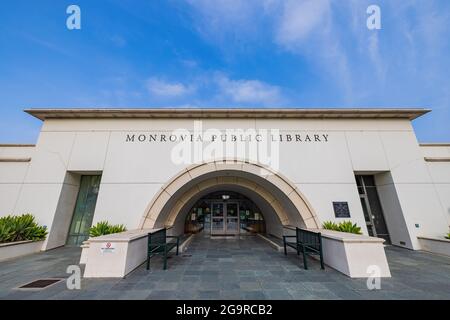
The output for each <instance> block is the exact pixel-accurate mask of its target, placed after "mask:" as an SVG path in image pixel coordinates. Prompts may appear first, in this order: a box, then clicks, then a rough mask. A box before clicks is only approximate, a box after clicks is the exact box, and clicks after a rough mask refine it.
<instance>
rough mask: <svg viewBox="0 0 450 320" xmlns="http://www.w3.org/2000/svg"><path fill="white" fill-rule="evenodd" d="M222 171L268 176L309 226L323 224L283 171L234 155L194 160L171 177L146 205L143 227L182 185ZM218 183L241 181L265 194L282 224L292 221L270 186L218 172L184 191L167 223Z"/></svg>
mask: <svg viewBox="0 0 450 320" xmlns="http://www.w3.org/2000/svg"><path fill="white" fill-rule="evenodd" d="M223 171H227V172H237V173H238V172H245V173H247V174H250V175H256V176H259V177H261V178H263V179H266V180H267V181H268V182H270V183H271V185H273V186H274V187H276V188H277V189H278V190H279V191H281V192H282V193H283V194H284V195H285V196H287V198H288V199H289V200H290V201H291V202H292V204H293V205H294V207H295V208H296V210H297V211H298V212H299V214H300V216H301V218H302V220H303V222H304V224H305V226H306V227H307V228H319V227H320V224H319V220H318V218H317V215H316V213H315V212H314V210H313V209H312V206H311V205H310V204H309V202H308V201H307V200H306V198H305V197H304V196H303V194H302V193H301V192H300V190H298V188H297V187H296V186H295V185H294V184H293V183H291V182H290V181H289V180H288V179H287V178H286V177H284V176H283V175H282V174H280V173H279V172H276V171H275V170H273V169H271V168H269V167H267V166H264V165H262V164H259V163H253V162H249V161H242V160H235V159H231V160H228V159H224V160H214V161H209V162H204V163H201V164H193V165H191V166H189V167H187V168H185V169H184V170H183V171H181V172H180V173H178V174H177V175H175V176H174V177H173V178H172V179H170V180H169V181H168V182H167V183H166V184H165V185H164V186H163V187H161V189H160V190H159V191H158V193H157V194H156V195H155V196H154V197H153V199H152V201H151V202H150V204H149V205H148V206H147V208H146V210H145V212H144V214H143V217H142V219H141V223H140V228H141V229H142V228H152V227H154V225H155V223H156V221H157V219H158V216H159V215H160V213H161V211H162V210H163V208H164V207H165V205H166V204H167V202H168V201H169V200H170V199H171V197H172V196H174V195H175V193H176V192H177V191H178V190H179V189H180V188H181V187H183V186H185V185H186V184H188V183H190V182H191V181H192V180H194V179H196V178H200V177H202V176H205V175H207V174H210V173H220V172H223ZM218 184H219V185H220V184H221V185H230V184H233V185H239V186H242V187H245V188H249V189H251V190H252V191H255V192H257V193H258V194H259V195H261V196H263V198H265V199H266V200H267V201H268V202H269V204H270V205H271V206H272V207H273V209H274V210H275V212H276V213H277V215H278V217H279V218H280V221H281V222H282V224H283V225H289V224H290V220H289V214H288V213H287V212H286V211H285V209H284V208H283V205H282V204H281V203H280V202H279V201H278V199H276V197H274V195H273V194H272V193H271V192H270V190H267V188H265V187H263V186H261V185H259V184H257V183H255V182H253V181H251V180H250V179H247V178H243V177H239V176H220V175H219V176H217V177H214V178H208V179H206V180H203V181H200V182H199V183H196V184H194V185H193V186H192V187H191V188H190V189H189V190H187V191H186V192H184V193H183V194H182V195H181V196H180V197H179V198H178V199H177V201H176V202H175V204H174V205H173V207H172V208H171V209H170V212H169V214H168V217H167V219H166V222H165V225H169V226H170V225H171V223H173V222H174V221H175V218H176V215H177V213H178V212H179V210H180V209H181V208H182V207H183V206H184V205H185V203H186V202H187V201H188V200H189V199H190V198H192V197H193V196H195V195H196V194H197V193H199V192H201V191H202V190H204V189H205V188H209V187H211V186H213V185H218Z"/></svg>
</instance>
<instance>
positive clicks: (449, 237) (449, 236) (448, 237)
mask: <svg viewBox="0 0 450 320" xmlns="http://www.w3.org/2000/svg"><path fill="white" fill-rule="evenodd" d="M445 237H446V238H447V239H449V240H450V232H449V233H447V235H446V236H445Z"/></svg>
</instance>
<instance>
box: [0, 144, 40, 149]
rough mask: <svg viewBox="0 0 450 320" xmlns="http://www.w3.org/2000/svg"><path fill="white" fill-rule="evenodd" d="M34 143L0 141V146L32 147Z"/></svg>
mask: <svg viewBox="0 0 450 320" xmlns="http://www.w3.org/2000/svg"><path fill="white" fill-rule="evenodd" d="M34 147H36V145H35V144H31V143H0V148H34Z"/></svg>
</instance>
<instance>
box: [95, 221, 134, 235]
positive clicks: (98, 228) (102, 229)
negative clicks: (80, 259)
mask: <svg viewBox="0 0 450 320" xmlns="http://www.w3.org/2000/svg"><path fill="white" fill-rule="evenodd" d="M124 231H127V228H125V226H124V225H123V224H116V225H110V224H109V223H108V221H100V222H98V223H97V224H96V225H95V226H93V227H91V229H89V235H90V236H91V237H93V238H95V237H100V236H103V235H105V234H112V233H119V232H124Z"/></svg>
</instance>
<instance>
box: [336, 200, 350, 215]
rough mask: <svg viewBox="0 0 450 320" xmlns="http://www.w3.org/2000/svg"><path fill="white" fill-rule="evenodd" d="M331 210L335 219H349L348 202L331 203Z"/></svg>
mask: <svg viewBox="0 0 450 320" xmlns="http://www.w3.org/2000/svg"><path fill="white" fill-rule="evenodd" d="M333 209H334V216H335V217H336V218H350V209H349V207H348V202H333Z"/></svg>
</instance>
